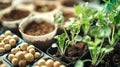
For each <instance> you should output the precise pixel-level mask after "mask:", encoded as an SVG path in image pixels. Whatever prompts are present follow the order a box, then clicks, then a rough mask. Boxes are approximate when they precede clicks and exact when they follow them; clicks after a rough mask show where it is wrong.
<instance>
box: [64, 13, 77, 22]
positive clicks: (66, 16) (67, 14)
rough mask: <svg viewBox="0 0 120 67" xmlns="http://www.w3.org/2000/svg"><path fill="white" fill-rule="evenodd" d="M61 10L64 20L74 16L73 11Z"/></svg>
mask: <svg viewBox="0 0 120 67" xmlns="http://www.w3.org/2000/svg"><path fill="white" fill-rule="evenodd" d="M62 12H63V16H64V18H65V20H64V22H66V21H69V19H70V18H71V17H76V16H75V14H74V13H73V12H64V11H62Z"/></svg>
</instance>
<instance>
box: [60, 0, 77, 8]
mask: <svg viewBox="0 0 120 67" xmlns="http://www.w3.org/2000/svg"><path fill="white" fill-rule="evenodd" d="M62 5H63V6H66V7H74V6H75V5H78V3H77V2H76V1H72V0H71V1H69V0H68V1H64V2H62Z"/></svg>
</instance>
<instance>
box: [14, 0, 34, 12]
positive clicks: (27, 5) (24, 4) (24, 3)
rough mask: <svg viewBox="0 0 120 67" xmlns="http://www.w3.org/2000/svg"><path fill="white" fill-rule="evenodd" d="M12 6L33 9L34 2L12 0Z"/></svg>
mask: <svg viewBox="0 0 120 67" xmlns="http://www.w3.org/2000/svg"><path fill="white" fill-rule="evenodd" d="M12 5H13V6H15V7H16V8H19V9H23V7H24V9H27V10H30V11H34V8H35V7H34V4H33V0H29V1H28V0H14V1H13V4H12Z"/></svg>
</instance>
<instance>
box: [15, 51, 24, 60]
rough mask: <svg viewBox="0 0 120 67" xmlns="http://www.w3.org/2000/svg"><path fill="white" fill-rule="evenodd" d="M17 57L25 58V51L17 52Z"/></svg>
mask: <svg viewBox="0 0 120 67" xmlns="http://www.w3.org/2000/svg"><path fill="white" fill-rule="evenodd" d="M15 57H17V58H18V59H24V58H25V56H24V53H23V52H22V51H19V52H17V53H16V54H15Z"/></svg>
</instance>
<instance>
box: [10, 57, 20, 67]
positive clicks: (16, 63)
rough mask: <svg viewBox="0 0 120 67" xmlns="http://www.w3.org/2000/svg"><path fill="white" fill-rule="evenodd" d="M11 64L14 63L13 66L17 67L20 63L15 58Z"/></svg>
mask: <svg viewBox="0 0 120 67" xmlns="http://www.w3.org/2000/svg"><path fill="white" fill-rule="evenodd" d="M11 62H12V64H13V65H15V66H16V65H18V62H19V61H18V59H17V58H13V59H12V61H11Z"/></svg>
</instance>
